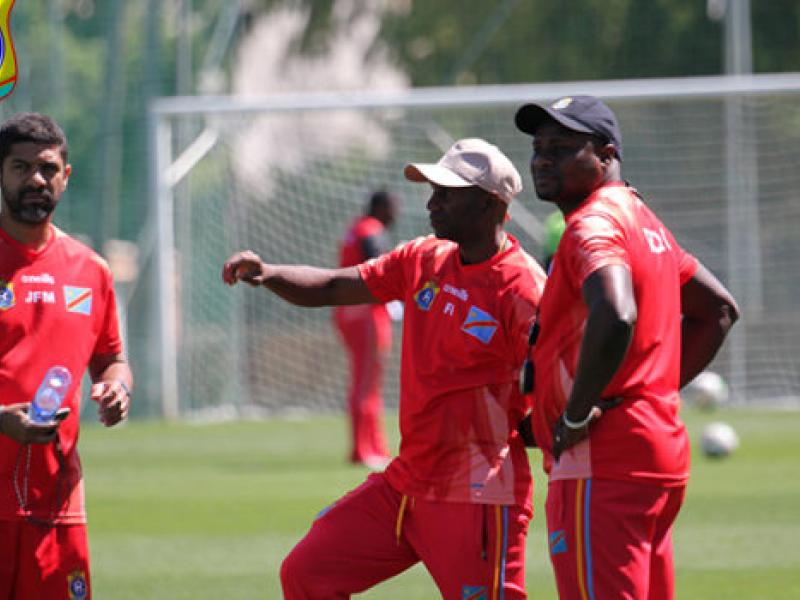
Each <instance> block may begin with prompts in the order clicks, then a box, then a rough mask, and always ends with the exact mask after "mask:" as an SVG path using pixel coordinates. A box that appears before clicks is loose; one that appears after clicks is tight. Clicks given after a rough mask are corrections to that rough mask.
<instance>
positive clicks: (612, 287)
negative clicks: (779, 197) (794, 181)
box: [516, 96, 738, 600]
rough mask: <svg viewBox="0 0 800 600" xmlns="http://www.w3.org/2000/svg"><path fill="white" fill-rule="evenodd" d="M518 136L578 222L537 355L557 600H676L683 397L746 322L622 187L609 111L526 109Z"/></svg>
mask: <svg viewBox="0 0 800 600" xmlns="http://www.w3.org/2000/svg"><path fill="white" fill-rule="evenodd" d="M516 124H517V127H518V128H519V129H520V130H522V131H524V132H525V133H529V134H531V135H533V137H534V140H533V157H532V158H531V173H532V176H533V182H534V185H535V188H536V194H537V195H538V196H539V197H540V198H541V199H542V200H545V201H548V202H553V203H555V204H556V205H557V206H558V208H559V209H560V210H561V212H562V213H563V214H564V218H565V221H566V229H565V231H564V235H563V237H562V238H561V242H560V243H559V246H558V249H557V251H556V254H555V257H554V259H553V263H552V267H551V270H550V275H549V278H548V281H547V285H546V287H545V291H544V294H543V296H542V301H541V304H540V312H539V335H538V338H537V339H536V341H535V343H534V345H533V348H532V360H533V364H534V366H535V375H534V389H535V395H534V398H533V402H534V406H533V423H532V425H533V431H534V433H535V437H536V440H537V442H538V445H539V446H540V447H541V448H542V450H543V453H544V467H545V470H546V471H547V473H548V475H549V479H550V483H549V487H548V496H547V503H546V514H547V524H548V533H549V542H550V558H551V561H552V563H553V568H554V571H555V575H556V581H557V584H558V590H559V596H560V597H561V598H562V599H564V598H576V599H578V598H582V599H585V598H598V599H600V598H637V599H638V598H648V599H650V600H653V599H661V598H665V599H667V598H672V596H673V592H674V583H673V573H672V539H671V530H672V523H673V521H674V519H675V517H676V516H677V513H678V510H679V509H680V506H681V503H682V501H683V496H684V491H685V487H686V483H687V481H688V477H689V440H688V437H687V435H686V429H685V427H684V425H683V423H682V422H681V420H680V418H679V416H678V408H679V404H680V398H679V395H678V390H679V388H680V387H681V386H683V385H684V384H685V383H687V382H688V381H690V380H691V379H692V378H693V377H694V376H695V375H697V374H698V373H699V372H700V371H702V370H703V368H704V367H705V366H706V365H707V364H708V363H709V362H710V361H711V359H712V358H713V357H714V355H715V354H716V352H717V350H718V349H719V347H720V345H721V344H722V341H723V339H724V338H725V335H726V334H727V332H728V330H729V329H730V327H731V326H732V324H733V323H734V321H735V320H736V318H737V316H738V309H737V307H736V303H735V301H734V299H733V298H732V297H731V295H730V293H729V292H728V291H727V290H726V289H725V288H724V287H723V286H722V284H721V283H720V282H719V281H717V279H716V278H715V277H714V276H713V275H712V274H711V273H710V272H709V271H708V270H707V269H705V268H704V267H703V266H702V265H701V264H700V263H699V262H698V261H697V259H696V258H695V257H694V256H692V255H691V254H689V253H687V252H686V251H684V250H683V249H682V248H681V247H680V246H679V245H678V243H677V242H676V241H675V238H674V237H673V236H672V234H671V233H670V232H669V230H668V229H667V228H666V227H665V226H664V225H663V224H662V223H661V221H660V220H659V219H658V218H657V217H656V216H655V215H654V214H653V212H652V211H650V210H649V209H648V207H647V206H646V205H645V203H644V202H643V200H642V198H641V197H640V196H639V195H638V193H637V192H636V190H634V189H633V188H631V187H629V186H628V185H627V184H626V183H624V182H623V181H622V179H621V176H620V161H621V160H622V136H621V134H620V131H619V126H618V125H617V120H616V117H615V115H614V113H613V112H612V111H611V109H609V108H608V107H607V106H606V105H605V104H604V103H603V102H601V101H600V100H598V99H597V98H594V97H592V96H574V97H567V98H562V99H560V100H557V101H556V102H555V103H553V104H552V105H549V106H543V105H542V106H540V105H536V104H527V105H525V106H523V107H521V108H520V109H519V111H518V112H517V114H516Z"/></svg>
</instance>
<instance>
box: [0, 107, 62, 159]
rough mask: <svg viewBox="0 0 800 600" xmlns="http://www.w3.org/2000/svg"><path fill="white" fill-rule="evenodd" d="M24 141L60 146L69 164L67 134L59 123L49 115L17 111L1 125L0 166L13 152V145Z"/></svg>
mask: <svg viewBox="0 0 800 600" xmlns="http://www.w3.org/2000/svg"><path fill="white" fill-rule="evenodd" d="M23 142H33V143H35V144H43V145H46V146H58V149H59V151H60V153H61V158H62V159H63V161H64V164H67V136H66V135H64V131H63V130H62V129H61V127H60V126H59V125H58V123H56V122H55V120H54V119H52V118H51V117H48V116H47V115H42V114H40V113H34V112H23V113H17V114H16V115H14V116H13V117H10V118H9V119H8V120H6V121H5V122H4V123H3V124H2V125H0V167H2V165H3V163H4V162H5V160H6V157H7V156H8V155H9V154H10V153H11V146H13V145H14V144H19V143H23Z"/></svg>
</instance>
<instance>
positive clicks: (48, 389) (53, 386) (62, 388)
mask: <svg viewBox="0 0 800 600" xmlns="http://www.w3.org/2000/svg"><path fill="white" fill-rule="evenodd" d="M71 383H72V374H71V373H70V372H69V369H67V368H66V367H61V366H55V367H50V369H49V370H48V371H47V374H46V375H45V376H44V379H43V380H42V383H41V385H40V386H39V389H38V390H36V396H35V397H34V399H33V402H31V408H30V410H29V411H28V416H29V417H30V419H31V421H33V422H35V423H46V422H47V421H52V420H53V416H54V415H55V414H56V411H57V410H58V409H59V408H60V407H61V403H62V402H63V401H64V396H65V395H66V393H67V390H68V389H69V386H70V384H71Z"/></svg>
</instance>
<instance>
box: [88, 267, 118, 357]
mask: <svg viewBox="0 0 800 600" xmlns="http://www.w3.org/2000/svg"><path fill="white" fill-rule="evenodd" d="M103 277H104V279H105V281H104V282H103V287H104V289H105V297H104V298H103V305H104V306H105V311H104V313H103V316H102V323H101V326H100V335H99V336H98V338H97V342H96V343H95V345H94V352H93V353H94V354H119V353H120V352H122V338H120V335H119V316H118V314H117V298H116V294H114V283H113V280H112V278H111V273H109V272H107V271H105V270H104V271H103Z"/></svg>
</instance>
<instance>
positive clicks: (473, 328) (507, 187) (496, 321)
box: [222, 139, 545, 600]
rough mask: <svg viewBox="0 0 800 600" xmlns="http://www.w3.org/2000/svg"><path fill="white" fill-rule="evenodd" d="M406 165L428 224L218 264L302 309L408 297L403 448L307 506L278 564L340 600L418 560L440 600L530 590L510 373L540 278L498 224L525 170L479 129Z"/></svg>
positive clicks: (299, 587)
mask: <svg viewBox="0 0 800 600" xmlns="http://www.w3.org/2000/svg"><path fill="white" fill-rule="evenodd" d="M405 176H406V178H407V179H409V180H411V181H417V182H427V183H429V184H430V186H431V188H432V193H431V196H430V199H429V200H428V204H427V208H428V211H429V212H430V221H431V226H432V227H433V230H434V232H435V236H428V237H420V238H417V239H415V240H412V241H411V242H408V243H406V244H404V245H402V246H399V247H398V248H396V249H395V250H394V251H392V252H390V253H389V254H385V255H383V256H381V257H379V258H376V259H372V260H369V261H367V262H364V263H361V264H359V265H356V266H353V267H348V268H343V269H317V268H312V267H305V266H303V267H298V266H276V265H270V264H266V263H264V262H263V261H261V259H260V258H259V257H258V256H257V255H255V254H254V253H252V252H249V251H247V252H240V253H237V254H235V255H233V256H232V257H231V258H230V259H229V260H228V262H226V263H225V266H224V268H223V273H222V277H223V280H224V281H225V282H226V283H228V284H230V285H233V284H235V283H237V282H238V281H244V282H246V283H248V284H250V285H252V286H265V287H267V288H268V289H270V290H271V291H272V292H274V293H276V294H278V295H279V296H281V297H282V298H284V299H286V300H288V301H289V302H292V303H294V304H298V305H302V306H323V305H341V304H358V303H370V302H373V303H374V302H388V301H390V300H402V301H404V302H405V306H406V310H405V313H404V318H403V346H402V368H401V381H400V431H401V436H402V441H401V445H400V453H399V456H397V457H396V458H395V459H394V460H393V461H392V462H391V463H390V464H389V466H388V467H387V468H386V471H385V472H383V473H373V474H371V475H370V476H369V477H368V478H367V480H366V481H365V482H364V483H363V484H362V485H361V486H360V487H358V488H356V489H355V490H353V491H351V492H350V493H348V494H347V495H345V496H344V497H343V498H341V499H340V500H338V501H337V502H335V503H334V504H333V505H332V506H331V507H330V508H329V509H328V510H326V511H325V512H323V514H322V515H321V516H320V517H318V518H317V519H316V521H315V522H314V524H313V525H312V527H311V529H310V531H309V532H308V534H307V535H306V536H305V538H303V540H301V541H300V543H298V545H297V546H296V547H295V548H294V549H293V550H292V552H291V553H290V554H289V556H288V557H287V558H286V559H285V560H284V562H283V565H282V567H281V581H282V584H283V592H284V597H285V598H289V599H299V598H303V599H314V598H349V597H350V595H351V594H353V593H358V592H362V591H364V590H366V589H368V588H370V587H372V586H374V585H376V584H377V583H379V582H381V581H384V580H386V579H389V578H390V577H393V576H394V575H397V574H398V573H400V572H402V571H405V570H406V569H408V568H409V567H411V566H412V565H414V564H416V563H417V562H419V561H421V562H422V563H423V564H424V565H425V566H426V568H427V569H428V571H429V572H430V574H431V576H432V577H433V579H434V581H435V582H436V585H437V586H438V588H439V591H440V592H441V595H442V597H443V598H445V599H448V600H450V599H452V600H461V599H463V598H486V599H487V600H488V599H497V598H506V599H508V600H511V599H520V598H525V536H526V534H527V529H528V521H529V520H530V518H531V492H532V485H533V484H532V479H531V475H530V472H529V469H528V461H527V456H526V453H525V449H524V446H523V442H522V440H521V439H520V437H519V434H518V433H517V431H516V426H517V423H519V422H520V420H521V419H522V417H523V415H524V414H525V413H526V412H527V406H526V405H525V400H524V398H523V397H522V396H521V394H520V393H519V391H518V386H517V383H516V381H517V372H518V370H519V367H520V365H521V364H522V362H523V360H524V358H525V354H526V350H527V335H528V331H529V328H530V325H531V322H532V320H533V318H534V315H535V312H536V307H537V304H538V301H539V296H540V295H541V291H542V288H543V286H544V280H545V276H544V273H543V271H542V270H541V268H540V267H539V265H538V264H537V263H536V262H535V261H534V260H533V259H532V258H531V257H530V256H529V255H528V254H526V253H525V252H524V251H523V250H522V248H520V245H519V243H518V242H517V241H516V240H515V239H514V238H513V237H512V236H510V235H508V234H507V233H506V232H505V231H504V230H503V223H504V222H505V219H506V211H507V209H508V205H509V204H510V203H511V201H512V199H513V198H514V197H515V196H516V195H517V194H519V192H520V191H521V189H522V184H521V178H520V175H519V173H517V170H516V169H515V168H514V166H513V165H512V164H511V162H510V161H509V160H508V158H506V156H505V155H503V153H502V152H500V150H498V149H497V148H496V147H495V146H493V145H491V144H489V143H487V142H485V141H484V140H480V139H465V140H460V141H458V142H456V143H455V144H454V145H453V146H452V147H451V148H450V149H449V150H448V151H447V153H446V154H445V155H444V156H443V157H442V158H441V159H440V160H439V162H438V163H436V164H410V165H407V166H406V168H405Z"/></svg>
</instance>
